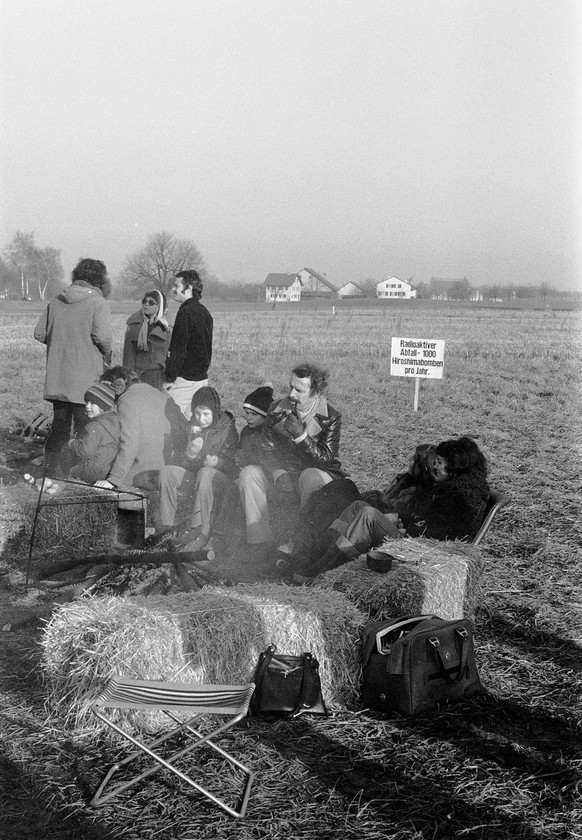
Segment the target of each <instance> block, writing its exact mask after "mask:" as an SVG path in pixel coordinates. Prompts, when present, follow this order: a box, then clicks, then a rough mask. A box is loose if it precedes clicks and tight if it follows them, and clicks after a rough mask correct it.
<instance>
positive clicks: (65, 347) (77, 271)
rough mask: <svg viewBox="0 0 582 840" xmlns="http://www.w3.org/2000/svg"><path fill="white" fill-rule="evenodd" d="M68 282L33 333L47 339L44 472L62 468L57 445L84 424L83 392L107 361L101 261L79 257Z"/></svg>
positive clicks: (104, 283)
mask: <svg viewBox="0 0 582 840" xmlns="http://www.w3.org/2000/svg"><path fill="white" fill-rule="evenodd" d="M72 281H73V282H72V284H71V285H70V286H67V288H66V289H65V290H64V291H62V292H61V293H60V294H58V295H57V296H56V297H55V298H53V299H52V300H51V301H50V302H49V304H48V306H47V307H46V309H45V310H44V312H43V314H42V315H41V317H40V319H39V321H38V323H37V325H36V327H35V328H34V337H35V338H36V340H37V341H40V342H41V343H42V344H46V376H45V384H44V398H45V400H47V401H48V402H51V403H52V404H53V420H52V425H51V431H50V434H49V436H48V437H47V439H46V444H45V472H46V474H47V475H50V476H58V475H59V474H60V473H61V472H63V471H66V470H65V467H66V465H65V464H61V462H60V459H61V450H62V448H63V446H65V445H66V444H68V442H69V439H70V437H71V424H74V429H75V433H76V434H78V433H79V432H80V431H81V430H82V429H83V428H84V427H85V425H86V423H87V420H88V418H87V414H86V412H85V392H86V391H87V390H88V388H89V387H90V386H91V385H93V383H94V382H95V380H97V379H99V377H100V376H101V374H102V373H103V370H104V369H105V368H106V367H107V366H108V365H109V364H110V362H111V339H112V335H111V313H110V311H109V304H108V303H107V301H106V300H105V298H107V297H109V295H110V293H111V284H110V282H109V280H108V278H107V269H106V268H105V265H104V264H103V263H102V262H101V260H92V259H82V260H79V263H78V264H77V266H76V267H75V268H74V269H73V273H72Z"/></svg>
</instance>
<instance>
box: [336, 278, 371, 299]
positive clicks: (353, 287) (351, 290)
mask: <svg viewBox="0 0 582 840" xmlns="http://www.w3.org/2000/svg"><path fill="white" fill-rule="evenodd" d="M365 294H366V290H365V289H364V287H363V286H360V285H359V283H354V282H353V281H352V280H350V282H349V283H345V284H344V285H343V286H340V287H339V289H338V290H337V296H338V297H340V298H348V297H364V295H365Z"/></svg>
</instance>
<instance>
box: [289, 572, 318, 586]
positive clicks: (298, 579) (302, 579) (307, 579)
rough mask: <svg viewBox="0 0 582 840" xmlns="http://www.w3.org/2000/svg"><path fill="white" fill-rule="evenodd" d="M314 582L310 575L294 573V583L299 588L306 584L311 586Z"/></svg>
mask: <svg viewBox="0 0 582 840" xmlns="http://www.w3.org/2000/svg"><path fill="white" fill-rule="evenodd" d="M312 580H314V578H313V577H311V576H310V575H299V574H297V572H293V577H292V581H293V583H296V584H298V585H299V586H303V585H304V584H307V585H309V584H310V583H311V581H312Z"/></svg>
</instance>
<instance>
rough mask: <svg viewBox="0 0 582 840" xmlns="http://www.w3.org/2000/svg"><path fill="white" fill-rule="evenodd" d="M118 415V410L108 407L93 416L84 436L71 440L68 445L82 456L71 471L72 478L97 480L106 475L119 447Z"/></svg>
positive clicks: (92, 481)
mask: <svg viewBox="0 0 582 840" xmlns="http://www.w3.org/2000/svg"><path fill="white" fill-rule="evenodd" d="M119 435H120V426H119V417H118V415H117V412H116V411H106V412H105V413H104V414H100V415H99V417H96V418H95V419H94V420H90V421H89V422H88V423H87V425H86V426H85V429H84V431H83V434H82V436H81V437H78V438H74V439H73V440H72V441H70V443H69V449H70V450H71V451H72V452H74V453H75V455H77V457H78V458H80V459H81V463H80V464H76V465H75V466H74V467H73V468H72V470H71V471H70V476H71V478H77V479H79V480H80V481H88V482H90V483H91V484H93V483H94V482H95V481H100V480H101V479H104V478H107V475H108V473H109V470H110V469H111V464H112V463H113V461H114V460H115V456H116V455H117V450H118V448H119Z"/></svg>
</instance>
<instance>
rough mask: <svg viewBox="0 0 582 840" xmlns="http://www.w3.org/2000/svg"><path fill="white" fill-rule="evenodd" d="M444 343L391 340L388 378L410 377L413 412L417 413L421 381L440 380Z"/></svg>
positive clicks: (406, 339) (414, 339)
mask: <svg viewBox="0 0 582 840" xmlns="http://www.w3.org/2000/svg"><path fill="white" fill-rule="evenodd" d="M444 367H445V342H444V341H443V340H441V339H437V340H433V339H430V338H393V339H392V352H391V356H390V376H411V377H413V379H414V380H415V382H414V410H415V411H418V395H419V393H420V380H421V379H442V378H443V373H444Z"/></svg>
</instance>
